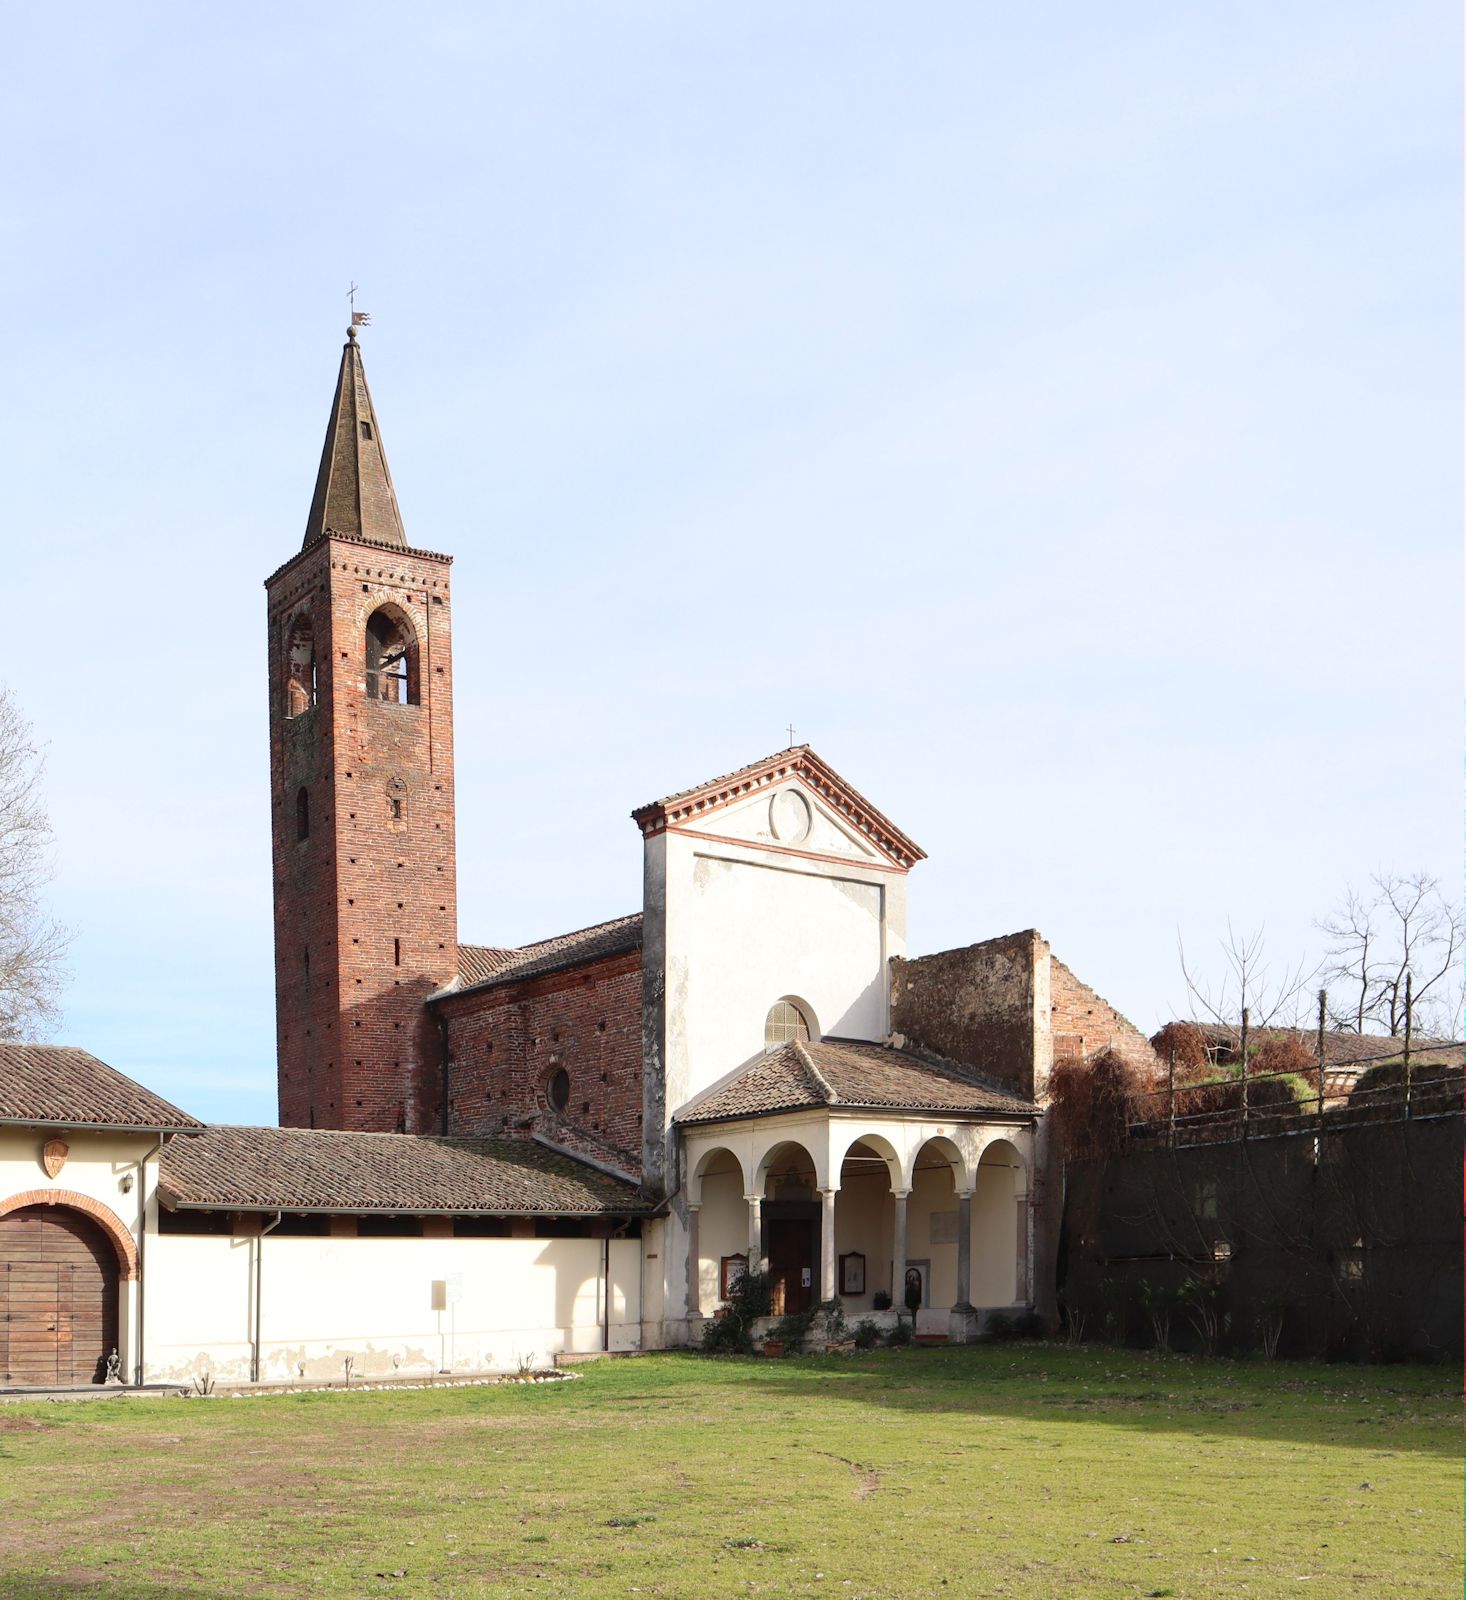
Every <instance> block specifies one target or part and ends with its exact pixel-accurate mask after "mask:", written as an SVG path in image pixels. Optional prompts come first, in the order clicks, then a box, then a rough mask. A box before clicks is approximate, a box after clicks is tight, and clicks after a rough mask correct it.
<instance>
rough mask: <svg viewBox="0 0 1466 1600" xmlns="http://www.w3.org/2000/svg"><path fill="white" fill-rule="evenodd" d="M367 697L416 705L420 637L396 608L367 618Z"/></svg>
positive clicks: (385, 607)
mask: <svg viewBox="0 0 1466 1600" xmlns="http://www.w3.org/2000/svg"><path fill="white" fill-rule="evenodd" d="M366 695H367V699H368V700H386V701H389V702H391V703H392V704H394V705H414V706H415V705H416V704H417V703H418V701H419V699H420V695H419V690H418V660H417V634H416V633H415V632H414V631H413V627H412V624H411V623H410V622H409V621H408V620H407V617H406V615H405V613H403V612H402V611H400V610H399V609H398V608H397V607H396V606H380V607H379V608H378V609H377V610H376V611H374V612H372V614H371V616H370V617H368V618H367V625H366Z"/></svg>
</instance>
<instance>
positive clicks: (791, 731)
mask: <svg viewBox="0 0 1466 1600" xmlns="http://www.w3.org/2000/svg"><path fill="white" fill-rule="evenodd" d="M786 748H787V749H789V750H792V749H793V748H794V724H793V723H792V722H791V723H790V724H789V743H788V745H787V746H786Z"/></svg>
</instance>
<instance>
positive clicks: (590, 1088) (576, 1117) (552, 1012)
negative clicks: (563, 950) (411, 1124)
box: [435, 950, 642, 1170]
mask: <svg viewBox="0 0 1466 1600" xmlns="http://www.w3.org/2000/svg"><path fill="white" fill-rule="evenodd" d="M435 1009H436V1010H437V1011H438V1012H439V1014H440V1015H441V1016H442V1017H443V1018H444V1020H445V1022H446V1025H447V1034H448V1059H449V1067H448V1083H449V1089H448V1129H449V1132H450V1133H459V1134H474V1133H480V1134H481V1133H499V1132H504V1131H508V1132H513V1131H514V1124H515V1123H516V1122H519V1121H522V1120H523V1119H524V1118H526V1117H529V1116H533V1115H535V1114H536V1113H538V1112H541V1111H544V1110H546V1109H547V1106H548V1100H547V1097H546V1090H547V1087H548V1084H549V1081H550V1078H551V1077H552V1075H553V1074H554V1073H555V1072H556V1071H557V1070H559V1069H562V1068H563V1069H564V1071H565V1072H566V1073H567V1074H568V1076H569V1079H570V1097H569V1103H568V1105H567V1106H566V1108H565V1115H566V1117H567V1118H568V1119H569V1120H570V1121H571V1122H574V1123H578V1124H579V1125H580V1126H581V1127H583V1128H586V1129H588V1130H589V1131H590V1132H592V1133H594V1134H597V1135H598V1136H599V1137H600V1138H601V1139H603V1140H605V1141H606V1142H607V1143H608V1144H612V1145H615V1146H616V1147H617V1148H618V1149H621V1150H624V1151H626V1152H627V1153H628V1157H629V1160H630V1162H631V1164H632V1165H633V1166H634V1167H635V1168H636V1169H637V1170H639V1168H640V1156H639V1152H640V1150H641V1127H642V1082H641V1076H642V1057H641V952H640V951H639V950H632V951H625V952H622V953H621V954H619V955H614V956H607V957H605V958H604V959H602V960H600V961H594V962H587V963H586V964H584V965H582V966H579V967H575V968H572V969H570V970H568V971H564V972H554V973H546V974H543V975H542V976H539V977H533V978H525V979H522V980H520V981H518V982H511V983H503V984H496V985H493V986H492V987H489V988H485V989H480V990H477V991H474V992H472V993H468V994H464V995H462V996H449V997H447V998H445V999H443V1000H441V1001H438V1002H436V1003H435Z"/></svg>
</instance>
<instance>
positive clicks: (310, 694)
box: [285, 611, 316, 718]
mask: <svg viewBox="0 0 1466 1600" xmlns="http://www.w3.org/2000/svg"><path fill="white" fill-rule="evenodd" d="M315 703H316V644H315V630H314V628H313V626H312V624H311V618H310V613H309V612H308V611H302V612H301V613H300V615H299V616H298V617H296V618H294V620H293V621H292V622H291V624H290V630H289V632H288V633H287V634H286V636H285V715H286V717H287V718H290V717H298V716H300V715H301V713H302V712H305V711H309V710H310V708H311V707H312V706H313V705H314V704H315Z"/></svg>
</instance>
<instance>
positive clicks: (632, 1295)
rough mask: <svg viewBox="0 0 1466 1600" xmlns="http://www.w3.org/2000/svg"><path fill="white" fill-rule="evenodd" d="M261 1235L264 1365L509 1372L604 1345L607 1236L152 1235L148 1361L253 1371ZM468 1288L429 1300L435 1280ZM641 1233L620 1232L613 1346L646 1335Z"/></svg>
mask: <svg viewBox="0 0 1466 1600" xmlns="http://www.w3.org/2000/svg"><path fill="white" fill-rule="evenodd" d="M261 1247H262V1249H263V1255H262V1258H261V1273H260V1289H261V1295H260V1298H261V1302H262V1307H263V1316H262V1318H261V1327H260V1333H261V1351H260V1377H261V1379H263V1380H265V1381H291V1380H298V1379H300V1378H305V1379H316V1380H320V1381H327V1380H339V1379H340V1378H341V1377H342V1375H343V1364H344V1361H345V1358H346V1357H347V1356H348V1355H349V1356H351V1357H352V1361H353V1368H352V1371H353V1375H354V1376H358V1377H373V1376H375V1377H391V1376H394V1375H398V1374H401V1375H403V1376H412V1375H418V1374H427V1373H433V1372H440V1371H453V1372H502V1371H509V1370H512V1369H513V1368H514V1367H515V1366H517V1365H518V1363H519V1362H520V1361H521V1360H527V1361H533V1362H534V1363H535V1364H536V1365H546V1364H548V1363H549V1361H550V1360H551V1358H552V1357H553V1356H554V1355H556V1354H557V1353H560V1352H565V1351H593V1350H599V1349H600V1348H601V1347H602V1316H603V1310H604V1299H603V1278H602V1248H603V1242H602V1241H601V1240H599V1239H361V1238H356V1239H321V1238H295V1237H286V1238H281V1237H278V1236H274V1235H267V1236H266V1237H265V1238H264V1239H263V1241H260V1240H257V1239H253V1238H227V1237H219V1236H213V1235H208V1236H199V1235H187V1234H162V1235H159V1236H157V1237H155V1238H153V1239H151V1240H150V1241H149V1255H148V1270H147V1295H148V1313H147V1314H148V1325H149V1334H148V1341H147V1375H148V1377H149V1379H150V1380H158V1381H162V1380H174V1379H179V1378H187V1377H190V1376H192V1375H194V1374H196V1373H199V1372H203V1371H206V1370H207V1371H210V1372H212V1373H213V1374H214V1375H215V1376H216V1377H217V1378H219V1379H220V1380H222V1381H232V1380H244V1379H247V1378H248V1377H249V1373H250V1361H251V1341H252V1337H253V1318H254V1259H255V1251H256V1249H259V1248H261ZM455 1277H456V1278H457V1279H458V1280H459V1283H460V1295H461V1298H460V1299H459V1300H458V1303H457V1304H456V1305H453V1306H451V1307H450V1308H449V1309H447V1310H443V1311H435V1310H433V1308H432V1285H433V1282H434V1280H440V1281H447V1280H450V1279H453V1278H455ZM640 1279H641V1242H640V1241H639V1240H636V1239H613V1240H611V1241H610V1277H609V1285H610V1306H609V1311H610V1348H611V1349H612V1350H634V1349H637V1348H639V1347H640V1343H641V1321H640V1317H641V1306H640Z"/></svg>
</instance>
